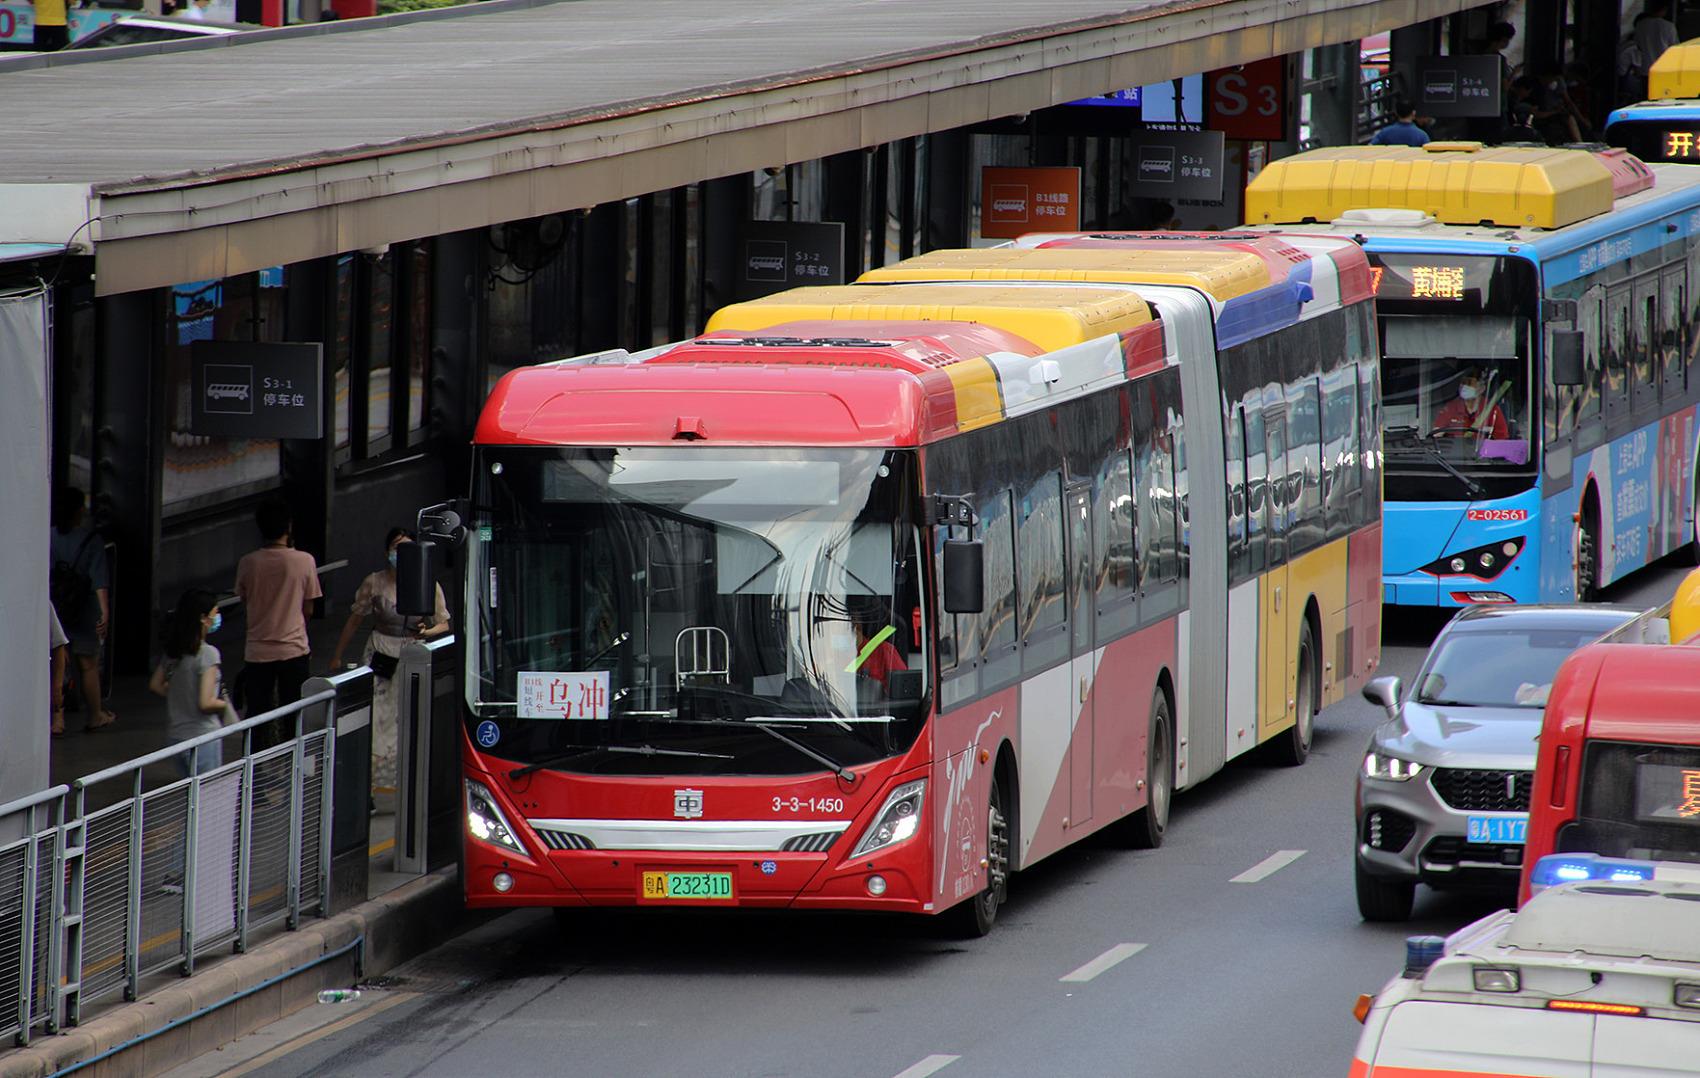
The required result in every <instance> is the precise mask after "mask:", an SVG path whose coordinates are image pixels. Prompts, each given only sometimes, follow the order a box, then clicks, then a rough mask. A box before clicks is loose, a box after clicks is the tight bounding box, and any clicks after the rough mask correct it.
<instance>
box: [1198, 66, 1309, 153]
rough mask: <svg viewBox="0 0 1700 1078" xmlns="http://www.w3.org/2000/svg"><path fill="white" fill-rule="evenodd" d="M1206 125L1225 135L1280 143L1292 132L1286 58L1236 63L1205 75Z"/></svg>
mask: <svg viewBox="0 0 1700 1078" xmlns="http://www.w3.org/2000/svg"><path fill="white" fill-rule="evenodd" d="M1205 81H1206V83H1207V84H1208V86H1209V89H1210V92H1209V94H1208V98H1209V103H1210V112H1209V121H1208V126H1209V128H1210V130H1212V131H1220V132H1222V134H1223V135H1224V136H1226V137H1228V138H1236V139H1247V140H1252V141H1260V142H1279V141H1281V140H1282V139H1285V138H1288V137H1289V136H1290V134H1291V132H1289V130H1288V128H1289V127H1290V126H1291V125H1290V124H1289V122H1288V118H1287V61H1286V59H1285V58H1284V57H1280V56H1277V57H1274V58H1272V59H1268V60H1259V61H1257V62H1256V63H1251V64H1239V65H1237V66H1235V67H1224V68H1220V69H1218V70H1216V71H1212V72H1210V74H1209V75H1208V76H1207V77H1206V80H1205Z"/></svg>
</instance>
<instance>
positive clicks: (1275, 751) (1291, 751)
mask: <svg viewBox="0 0 1700 1078" xmlns="http://www.w3.org/2000/svg"><path fill="white" fill-rule="evenodd" d="M1293 711H1294V718H1293V726H1292V729H1290V730H1288V731H1287V733H1286V735H1285V736H1283V737H1281V738H1279V739H1277V740H1276V741H1274V742H1272V743H1271V745H1270V752H1271V754H1272V755H1273V756H1274V759H1275V762H1276V763H1278V764H1282V765H1284V766H1286V767H1297V766H1299V765H1300V764H1302V763H1304V762H1305V758H1306V757H1308V756H1309V755H1310V739H1311V736H1312V734H1313V733H1314V732H1315V730H1316V643H1315V641H1313V640H1312V639H1311V634H1310V619H1309V618H1306V619H1305V620H1304V621H1303V622H1301V623H1300V627H1299V670H1298V674H1297V676H1296V677H1295V678H1294V681H1293Z"/></svg>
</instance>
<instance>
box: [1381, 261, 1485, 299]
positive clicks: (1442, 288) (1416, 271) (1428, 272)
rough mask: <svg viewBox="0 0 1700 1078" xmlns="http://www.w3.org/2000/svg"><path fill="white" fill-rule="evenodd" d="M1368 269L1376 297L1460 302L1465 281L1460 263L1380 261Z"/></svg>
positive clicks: (1467, 281)
mask: <svg viewBox="0 0 1700 1078" xmlns="http://www.w3.org/2000/svg"><path fill="white" fill-rule="evenodd" d="M1369 272H1370V278H1371V281H1372V282H1373V284H1374V286H1375V294H1376V298H1378V299H1438V300H1450V301H1452V302H1462V301H1463V300H1464V299H1465V292H1466V289H1467V287H1468V285H1469V274H1468V273H1467V272H1466V269H1465V267H1464V266H1461V265H1446V264H1438V263H1411V264H1408V265H1403V266H1386V265H1380V266H1372V267H1370V271H1369Z"/></svg>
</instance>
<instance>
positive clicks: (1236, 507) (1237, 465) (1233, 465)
mask: <svg viewBox="0 0 1700 1078" xmlns="http://www.w3.org/2000/svg"><path fill="white" fill-rule="evenodd" d="M1223 426H1224V430H1225V432H1226V435H1227V439H1226V441H1227V450H1228V453H1227V464H1228V579H1229V580H1241V579H1243V578H1244V577H1245V576H1246V572H1247V569H1246V530H1245V529H1246V519H1245V518H1246V504H1245V409H1243V408H1233V407H1231V408H1229V410H1228V415H1227V422H1226V423H1224V424H1223Z"/></svg>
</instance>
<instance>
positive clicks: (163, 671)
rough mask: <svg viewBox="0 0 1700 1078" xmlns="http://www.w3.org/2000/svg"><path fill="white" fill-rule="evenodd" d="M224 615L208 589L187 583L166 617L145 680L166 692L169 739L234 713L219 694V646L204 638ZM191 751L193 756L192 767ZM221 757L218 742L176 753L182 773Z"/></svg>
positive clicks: (193, 733) (204, 729)
mask: <svg viewBox="0 0 1700 1078" xmlns="http://www.w3.org/2000/svg"><path fill="white" fill-rule="evenodd" d="M223 620H224V619H223V616H222V615H221V614H220V613H219V612H218V606H217V603H216V601H215V599H214V597H213V594H212V592H210V591H202V590H201V589H199V588H190V589H189V590H188V591H186V592H184V593H183V598H182V599H180V600H179V601H178V603H177V609H175V610H173V611H172V612H171V614H170V617H169V618H168V619H167V621H166V624H165V656H164V658H162V659H161V660H160V663H159V666H157V667H155V668H154V672H153V677H151V678H149V679H148V688H149V689H152V690H153V691H154V692H155V693H156V694H158V695H160V696H163V697H165V708H166V726H165V733H166V736H167V737H169V738H170V739H171V741H172V742H173V743H176V742H179V741H187V740H189V739H190V738H193V737H199V736H200V735H202V734H209V733H212V732H213V731H214V730H217V729H218V728H219V727H220V726H221V725H224V724H226V723H229V722H232V721H234V720H235V718H236V714H235V711H234V710H233V709H232V708H231V706H230V703H229V701H228V700H226V699H225V696H224V680H223V677H222V676H221V674H220V670H219V665H220V662H221V659H220V657H219V654H218V649H217V648H215V647H213V646H212V645H211V644H209V643H207V635H208V634H209V633H215V632H217V631H218V628H219V626H220V625H221V624H222V623H223ZM191 755H195V756H196V760H195V761H194V766H193V767H191V759H190V757H191ZM223 762H224V751H223V746H222V745H221V744H220V743H219V742H217V741H214V742H212V743H210V744H207V745H202V746H201V747H200V749H199V750H198V753H196V754H191V753H189V752H184V753H182V754H181V755H179V756H178V757H177V766H178V768H179V769H180V770H181V771H182V773H183V774H184V775H185V776H187V775H188V774H189V773H190V771H191V770H196V771H211V770H213V769H214V768H216V767H218V766H220V765H221V764H222V763H223Z"/></svg>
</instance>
